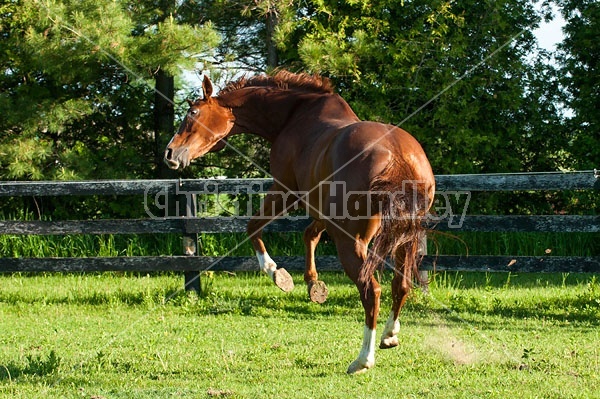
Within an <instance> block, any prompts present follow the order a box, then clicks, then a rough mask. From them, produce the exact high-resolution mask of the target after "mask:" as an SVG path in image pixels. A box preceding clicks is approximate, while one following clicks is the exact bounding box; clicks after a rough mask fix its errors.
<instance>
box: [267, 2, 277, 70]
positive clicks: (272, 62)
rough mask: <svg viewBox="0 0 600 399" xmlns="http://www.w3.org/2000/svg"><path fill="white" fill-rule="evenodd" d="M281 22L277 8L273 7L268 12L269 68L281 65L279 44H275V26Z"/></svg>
mask: <svg viewBox="0 0 600 399" xmlns="http://www.w3.org/2000/svg"><path fill="white" fill-rule="evenodd" d="M278 23H279V17H278V16H277V10H276V9H272V10H270V11H269V12H268V13H267V70H271V69H275V68H277V66H278V65H279V56H278V55H277V45H276V44H275V39H274V37H273V36H274V34H275V28H276V27H277V24H278Z"/></svg>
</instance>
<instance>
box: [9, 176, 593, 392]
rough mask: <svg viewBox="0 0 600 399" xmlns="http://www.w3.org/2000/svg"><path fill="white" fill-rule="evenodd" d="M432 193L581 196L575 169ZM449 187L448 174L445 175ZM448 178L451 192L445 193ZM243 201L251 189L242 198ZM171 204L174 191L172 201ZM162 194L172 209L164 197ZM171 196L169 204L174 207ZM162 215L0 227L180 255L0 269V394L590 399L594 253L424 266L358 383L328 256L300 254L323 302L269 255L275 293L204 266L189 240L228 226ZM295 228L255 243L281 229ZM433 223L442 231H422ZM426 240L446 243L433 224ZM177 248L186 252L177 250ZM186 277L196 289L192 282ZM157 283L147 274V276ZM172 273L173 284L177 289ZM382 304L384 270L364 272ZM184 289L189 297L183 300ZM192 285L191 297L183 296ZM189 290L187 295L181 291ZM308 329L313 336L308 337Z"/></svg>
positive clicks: (199, 183) (350, 290)
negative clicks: (161, 245) (285, 275)
mask: <svg viewBox="0 0 600 399" xmlns="http://www.w3.org/2000/svg"><path fill="white" fill-rule="evenodd" d="M437 179H438V184H439V185H440V187H441V188H440V191H441V190H446V191H452V190H454V191H456V192H475V191H485V190H488V189H493V190H504V191H512V190H559V189H576V190H597V189H598V187H599V186H598V179H597V178H596V177H595V176H594V173H593V172H591V171H588V172H577V173H572V174H571V173H567V174H563V173H551V174H533V175H531V174H517V175H510V176H506V175H493V176H490V177H489V178H486V177H482V176H461V177H459V179H456V178H454V177H444V176H437ZM453 179H455V180H453ZM457 181H458V182H460V183H457ZM268 185H269V181H268V180H253V181H252V182H251V183H250V182H249V181H246V180H244V181H239V180H231V179H227V180H218V181H215V180H189V181H186V180H182V181H179V180H169V181H135V182H118V181H107V182H71V183H69V182H66V183H63V182H61V183H55V182H27V183H13V182H10V183H9V182H3V183H0V196H30V195H36V196H41V195H72V194H75V193H77V195H106V196H110V197H112V196H117V198H118V195H128V194H136V195H140V196H143V195H148V194H149V193H151V194H152V196H153V198H154V196H156V195H157V194H159V193H160V195H163V194H164V195H165V198H166V197H167V196H169V195H171V194H172V195H178V194H179V195H180V196H183V197H188V198H193V196H192V195H191V194H189V193H196V194H197V193H203V191H202V190H205V189H206V188H207V187H217V186H218V187H220V189H221V190H224V191H227V190H238V189H239V187H246V189H248V187H250V188H251V189H252V190H255V189H256V190H258V191H260V190H259V189H261V190H262V189H266V187H268ZM256 190H255V191H256ZM188 194H189V195H188ZM173 198H175V197H173ZM180 199H181V197H180ZM185 204H190V202H187V203H183V201H181V203H180V204H179V205H180V206H181V208H178V209H180V211H179V212H180V215H179V216H173V217H168V218H156V219H151V218H148V219H140V220H83V221H26V220H10V221H9V220H3V221H1V222H0V229H2V230H1V231H2V233H3V234H21V235H25V234H41V235H46V234H72V233H77V234H136V233H147V232H149V231H153V232H155V233H157V234H161V233H179V234H182V244H181V251H182V252H181V254H179V255H173V254H165V255H164V256H156V257H132V258H129V257H111V258H100V257H94V258H37V259H36V258H27V259H16V258H2V259H0V265H1V266H0V271H2V272H3V273H2V274H1V275H0V287H2V288H1V289H0V304H1V306H0V313H2V316H1V318H2V334H1V338H0V339H2V344H3V347H4V348H5V350H3V351H2V354H0V392H1V393H2V395H6V396H7V397H15V398H35V397H40V398H42V397H68V398H70V397H73V398H75V397H87V398H113V397H114V398H119V397H123V398H125V397H127V398H132V397H140V398H145V397H156V398H161V397H164V398H167V397H169V398H170V397H194V398H196V397H197V398H213V397H232V398H253V397H266V398H269V397H273V398H275V397H306V398H346V397H349V396H353V397H364V398H370V397H375V396H379V397H398V396H401V397H431V398H435V397H440V396H442V395H443V396H444V397H449V398H463V397H490V398H504V397H506V396H508V395H514V394H515V392H519V394H520V395H521V396H522V397H525V398H527V397H550V398H551V397H556V398H568V397H573V398H576V397H577V398H579V397H593V396H594V395H595V394H596V387H597V386H598V383H599V382H600V381H599V379H600V377H599V376H600V364H599V361H598V359H599V352H598V342H600V335H599V334H600V333H599V331H600V330H599V329H598V321H599V320H600V284H599V283H598V280H597V275H598V274H600V268H599V260H598V257H596V256H586V257H554V256H552V255H551V254H549V255H548V256H541V257H540V256H522V257H516V256H500V257H499V256H491V255H488V256H469V257H467V258H465V257H453V256H451V255H444V254H437V255H434V254H430V255H427V256H426V257H425V264H424V266H425V269H428V270H431V269H433V267H434V262H435V269H436V273H435V274H431V281H430V287H429V293H428V294H425V293H424V292H423V291H421V290H415V291H413V294H412V296H411V298H410V299H409V301H408V303H407V306H406V309H405V312H404V313H403V315H402V317H401V326H402V327H401V333H400V336H401V337H402V341H401V344H400V346H399V347H398V348H396V349H393V350H389V351H378V357H379V362H378V365H377V367H375V368H374V369H373V370H371V372H370V373H368V374H366V375H361V376H354V377H348V376H346V375H345V373H344V370H345V368H346V365H347V364H348V362H349V361H351V360H352V355H353V353H351V351H348V350H347V348H348V347H355V346H357V345H358V344H359V341H360V339H359V337H357V336H355V334H348V333H347V331H353V330H354V329H355V328H356V326H357V325H359V323H361V320H362V316H363V315H362V310H361V309H360V306H358V304H357V300H356V289H355V287H354V286H353V285H352V284H351V283H350V282H349V281H348V280H347V279H346V278H345V277H343V276H342V274H341V273H339V269H338V266H337V264H336V261H335V260H334V259H333V258H328V257H321V258H318V260H317V265H318V267H319V270H320V271H322V272H323V280H325V281H326V283H327V284H328V286H329V288H330V295H329V297H328V300H327V301H326V302H325V303H324V304H321V305H319V304H315V303H311V302H310V301H308V299H307V297H306V292H305V290H304V289H302V284H303V282H302V275H301V270H302V267H303V262H302V261H301V259H302V257H301V256H292V257H284V258H281V259H280V264H282V265H284V264H285V265H286V267H287V268H288V269H289V270H291V271H292V276H293V278H294V280H295V282H296V285H297V288H296V290H294V291H293V292H291V293H283V292H280V291H279V290H277V289H276V288H275V287H273V286H272V282H271V281H269V280H268V279H266V278H265V276H263V275H260V274H258V272H257V271H256V264H255V259H254V258H250V257H248V258H246V257H235V258H227V257H226V258H223V259H221V258H216V257H205V256H203V255H202V253H199V252H198V251H197V250H196V251H192V250H191V249H197V248H198V246H197V245H194V244H196V242H197V241H196V234H198V233H206V232H208V233H218V232H222V231H243V230H244V228H245V226H244V222H245V221H244V220H242V219H240V220H236V219H219V218H204V217H194V215H193V210H194V209H195V208H194V207H192V206H189V205H185ZM306 223H307V222H306V221H305V220H303V219H302V218H297V219H294V220H291V219H288V220H282V221H280V222H277V223H276V224H275V223H274V224H273V225H272V226H270V229H271V230H272V231H297V230H300V229H301V228H302V226H304V225H305V224H306ZM436 228H438V229H444V227H443V222H442V221H439V220H438V221H437V224H436ZM461 228H462V229H467V231H488V230H489V229H495V230H500V231H509V232H512V231H514V232H517V231H532V230H533V231H547V232H557V231H563V232H564V231H569V232H583V233H585V234H588V233H589V234H592V235H593V236H595V235H596V234H597V233H598V230H599V229H600V223H599V219H598V216H596V215H593V214H592V215H587V216H579V215H534V216H529V215H522V216H508V217H507V216H506V215H469V214H468V213H467V214H465V215H464V219H463V220H462V222H461ZM444 231H452V229H446V230H444ZM185 253H187V254H188V255H183V254H185ZM201 271H202V274H201V279H199V278H198V276H200V274H199V273H200V272H201ZM154 272H158V273H154ZM181 273H184V274H186V279H185V284H186V285H185V287H186V289H188V291H187V292H186V291H185V290H183V289H182V288H183V285H182V284H181V277H180V275H181ZM381 278H382V279H383V280H384V284H382V286H383V289H384V293H383V295H382V299H383V301H384V303H383V304H382V305H383V307H386V306H389V296H390V295H389V292H388V291H389V288H388V286H389V284H388V283H389V279H390V275H389V274H388V273H386V272H384V273H383V274H382V275H381ZM200 280H201V282H202V284H201V288H202V289H201V290H200V289H199V288H200ZM194 287H197V288H196V289H194ZM190 291H198V292H197V293H195V292H190ZM317 332H318V333H317Z"/></svg>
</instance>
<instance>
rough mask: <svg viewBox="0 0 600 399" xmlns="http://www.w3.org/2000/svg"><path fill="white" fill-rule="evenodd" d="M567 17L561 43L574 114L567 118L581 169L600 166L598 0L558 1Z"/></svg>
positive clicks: (567, 98) (565, 82)
mask: <svg viewBox="0 0 600 399" xmlns="http://www.w3.org/2000/svg"><path fill="white" fill-rule="evenodd" d="M556 3H558V5H559V6H560V9H561V13H562V14H563V17H564V18H565V20H566V22H567V23H566V26H565V28H564V34H565V39H564V41H563V42H562V43H561V44H560V45H559V48H560V52H559V55H558V57H557V58H558V61H559V62H560V65H561V68H560V73H561V76H562V79H561V83H562V84H563V85H564V86H565V88H566V93H564V96H565V97H564V102H565V105H566V107H567V109H570V110H572V111H573V114H572V115H570V116H569V118H568V119H567V123H566V126H565V128H567V129H568V130H569V140H570V141H569V149H570V151H571V152H572V153H573V155H574V156H573V162H574V163H575V164H576V165H577V167H579V168H581V169H592V168H598V160H600V135H599V134H598V131H599V130H600V116H599V113H598V109H599V108H600V93H599V92H598V85H599V84H600V67H599V66H598V56H599V54H600V35H599V33H598V32H599V31H600V4H598V2H596V1H587V0H586V1H572V0H557V1H556Z"/></svg>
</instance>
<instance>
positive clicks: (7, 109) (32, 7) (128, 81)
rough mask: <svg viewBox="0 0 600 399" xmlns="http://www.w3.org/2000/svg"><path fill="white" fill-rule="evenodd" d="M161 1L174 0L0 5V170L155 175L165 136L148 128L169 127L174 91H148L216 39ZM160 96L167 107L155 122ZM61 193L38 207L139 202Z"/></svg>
mask: <svg viewBox="0 0 600 399" xmlns="http://www.w3.org/2000/svg"><path fill="white" fill-rule="evenodd" d="M167 3H168V4H167ZM169 4H171V5H172V4H175V2H174V1H172V2H171V1H169V2H156V3H155V2H152V1H144V2H128V1H111V0H99V1H96V2H83V3H82V2H79V1H68V0H65V1H51V0H45V1H34V0H19V1H12V2H5V3H3V4H2V5H1V6H0V15H1V16H2V18H1V21H0V36H1V37H2V39H1V41H0V46H1V50H2V51H0V87H1V93H0V114H2V115H3V117H2V118H1V119H0V178H2V179H34V180H37V179H50V180H55V179H95V178H103V179H106V178H140V177H143V178H148V177H154V176H156V174H157V170H158V168H159V165H162V153H163V151H164V145H163V144H161V143H160V142H161V141H162V142H164V141H165V140H164V137H163V138H161V137H160V136H159V135H157V134H156V133H157V132H158V133H160V132H161V129H164V130H163V131H164V132H165V135H166V134H167V132H168V134H172V130H173V118H172V115H173V111H172V109H173V107H172V104H173V100H174V99H173V98H172V94H173V91H171V92H170V93H169V92H167V93H166V94H167V96H166V98H165V97H162V96H159V95H156V96H155V93H156V92H158V91H161V90H163V89H162V88H160V87H159V88H158V90H157V91H156V92H155V90H154V89H155V84H156V82H159V81H163V82H164V81H167V83H169V81H171V82H173V77H175V76H179V75H180V74H181V68H182V67H187V68H191V66H192V65H194V64H195V63H196V62H197V56H198V55H199V54H206V53H207V52H209V51H210V49H211V48H212V47H213V46H215V45H216V43H217V41H218V37H217V35H216V34H215V33H214V31H213V30H212V29H211V28H210V26H209V25H206V26H199V25H197V24H188V23H187V22H186V21H182V20H180V19H178V14H177V8H169V7H167V6H168V5H169ZM177 4H178V5H180V6H181V7H183V6H185V5H186V2H177ZM161 7H162V8H161ZM159 9H160V10H162V11H161V12H159V11H158V10H159ZM157 16H158V17H157ZM171 88H173V85H171ZM162 94H165V93H162ZM156 97H158V98H159V99H161V100H164V101H163V105H162V107H163V108H161V105H160V104H158V103H156V100H155V98H156ZM165 103H166V104H167V106H166V108H167V113H168V114H170V115H167V118H166V122H164V121H162V122H160V121H159V119H160V118H159V117H160V116H161V115H160V114H161V113H162V112H164V107H165V106H164V104H165ZM155 111H158V112H155ZM169 124H170V125H171V126H168V125H169ZM61 201H62V202H60V201H59V200H54V199H45V200H44V203H43V204H42V205H43V206H45V207H52V208H56V209H53V213H54V216H60V215H59V213H61V212H62V213H63V214H65V215H67V216H73V214H74V213H80V214H81V215H88V214H89V213H90V212H91V215H92V216H98V214H96V212H100V213H102V212H108V213H111V214H113V215H114V214H120V213H127V212H132V211H133V209H134V208H136V209H139V207H138V206H135V207H133V206H128V204H127V203H123V202H120V205H119V207H118V209H117V208H111V209H103V207H104V205H103V204H102V202H99V203H96V204H94V205H92V206H90V203H91V202H93V201H95V200H94V199H92V198H87V199H85V200H81V199H68V200H67V199H62V200H61ZM59 203H62V204H63V205H60V206H59V205H58V204H59ZM20 208H22V206H18V205H16V206H15V209H20ZM36 208H37V205H36V206H35V207H33V209H36ZM42 210H43V209H42ZM5 211H6V210H5ZM88 216H89V215H88Z"/></svg>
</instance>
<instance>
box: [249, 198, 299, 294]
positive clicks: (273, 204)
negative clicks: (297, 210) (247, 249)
mask: <svg viewBox="0 0 600 399" xmlns="http://www.w3.org/2000/svg"><path fill="white" fill-rule="evenodd" d="M272 191H275V190H273V189H272ZM283 196H284V194H283V193H282V192H277V193H272V192H269V193H268V194H267V195H266V196H265V198H264V201H263V203H262V204H261V207H260V210H259V211H258V212H257V213H255V214H254V216H252V218H251V219H250V221H249V222H248V227H247V229H246V232H247V233H248V236H249V237H250V241H251V242H252V247H253V248H254V252H255V253H256V258H257V259H258V264H259V266H260V270H262V271H263V272H265V273H266V274H267V275H269V277H271V279H272V280H273V282H274V283H275V285H276V286H277V287H279V288H281V290H283V291H284V292H289V291H292V290H293V289H294V281H293V280H292V276H290V274H289V273H288V272H287V271H286V270H285V269H283V268H277V264H276V263H275V261H274V260H273V259H272V258H271V257H270V256H269V253H268V252H267V248H266V247H265V243H264V242H263V240H262V232H263V229H264V227H265V226H266V225H267V224H269V223H270V222H271V221H273V220H274V219H276V218H277V217H279V216H281V215H282V214H283V213H284V200H283Z"/></svg>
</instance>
